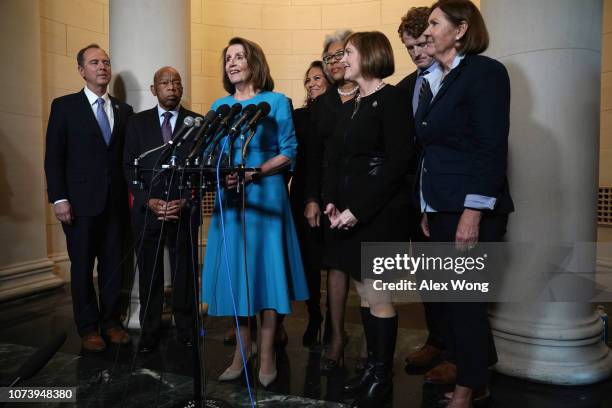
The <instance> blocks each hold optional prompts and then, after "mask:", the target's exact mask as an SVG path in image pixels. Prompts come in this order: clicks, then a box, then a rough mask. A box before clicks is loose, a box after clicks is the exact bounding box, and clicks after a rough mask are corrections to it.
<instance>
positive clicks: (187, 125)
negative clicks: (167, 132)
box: [138, 116, 195, 161]
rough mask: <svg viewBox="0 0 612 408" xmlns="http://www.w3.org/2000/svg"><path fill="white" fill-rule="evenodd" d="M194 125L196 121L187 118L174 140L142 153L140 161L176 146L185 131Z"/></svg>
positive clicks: (139, 157)
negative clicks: (154, 153) (173, 145)
mask: <svg viewBox="0 0 612 408" xmlns="http://www.w3.org/2000/svg"><path fill="white" fill-rule="evenodd" d="M194 123H195V119H193V118H192V117H191V116H187V117H186V118H185V119H184V120H183V124H182V125H181V127H180V128H179V129H178V130H177V131H176V136H174V137H173V138H172V140H170V141H169V142H168V143H164V144H163V145H161V146H157V147H155V148H153V149H150V150H147V151H146V152H144V153H142V154H141V155H140V156H138V161H140V160H142V159H144V158H145V157H147V156H148V155H150V154H151V153H153V152H156V151H158V150H160V149H164V148H168V147H169V146H170V145H172V144H174V143H175V142H176V141H177V140H178V139H179V138H180V137H181V136H182V134H183V133H184V132H185V131H188V130H189V129H190V128H191V127H192V126H193V125H194Z"/></svg>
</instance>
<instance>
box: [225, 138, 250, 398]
mask: <svg viewBox="0 0 612 408" xmlns="http://www.w3.org/2000/svg"><path fill="white" fill-rule="evenodd" d="M228 139H229V138H228V137H226V138H225V141H224V142H223V146H222V147H221V151H220V152H219V160H218V161H217V192H218V194H219V211H220V216H221V235H222V236H223V250H224V252H225V270H226V272H227V279H228V281H229V285H230V295H231V298H232V307H233V308H234V321H235V323H236V341H237V342H238V344H239V345H240V355H241V356H242V366H243V368H244V378H245V379H246V384H247V390H248V392H249V399H250V400H251V407H255V400H254V399H253V393H252V391H251V383H250V382H249V373H248V371H247V366H246V359H245V358H244V345H243V344H242V336H241V335H240V324H238V311H237V310H236V299H234V291H233V290H232V278H231V276H230V267H229V260H228V259H229V257H228V256H227V244H226V241H225V222H224V221H223V204H222V200H223V192H222V190H221V176H220V168H221V158H222V157H223V152H224V151H225V146H226V145H227V140H228ZM243 211H244V210H243Z"/></svg>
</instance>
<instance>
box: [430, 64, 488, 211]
mask: <svg viewBox="0 0 612 408" xmlns="http://www.w3.org/2000/svg"><path fill="white" fill-rule="evenodd" d="M463 58H465V55H456V56H455V59H454V60H453V62H452V64H451V66H450V68H451V69H450V71H452V70H453V69H455V68H457V66H459V64H461V61H463ZM432 68H433V66H432V67H430V68H428V69H427V70H428V71H429V73H428V74H426V75H424V77H425V78H427V81H428V82H429V86H430V87H431V93H432V95H433V97H432V99H431V100H432V101H433V100H434V99H435V98H436V95H437V94H438V92H439V91H440V89H441V88H442V84H443V82H444V78H446V76H445V75H444V72H443V70H442V67H441V66H440V65H439V64H438V65H437V66H436V67H435V68H434V69H432ZM450 71H449V72H448V73H450ZM448 73H447V75H448ZM424 165H425V158H423V160H422V161H421V172H420V179H421V180H420V184H419V186H420V191H419V196H420V199H421V211H422V212H436V210H435V209H434V208H433V207H432V206H431V205H429V204H428V203H427V202H426V201H425V198H424V197H423V169H424ZM496 202H497V198H495V197H487V196H482V195H479V194H467V195H466V196H465V201H464V203H463V206H464V207H467V208H475V209H481V210H487V209H488V210H492V209H493V208H495V203H496Z"/></svg>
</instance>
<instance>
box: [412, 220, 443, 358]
mask: <svg viewBox="0 0 612 408" xmlns="http://www.w3.org/2000/svg"><path fill="white" fill-rule="evenodd" d="M412 213H413V214H414V218H412V219H411V220H410V225H411V230H410V240H411V241H412V242H427V241H429V238H427V237H426V236H425V234H423V230H422V229H421V219H422V217H423V214H421V212H420V211H419V210H418V209H412ZM423 308H424V309H425V323H426V324H427V332H428V335H427V341H426V342H425V344H428V345H430V346H434V347H436V348H437V349H440V350H445V349H446V345H445V344H444V335H443V327H444V309H443V307H442V306H441V305H440V304H439V303H433V302H423Z"/></svg>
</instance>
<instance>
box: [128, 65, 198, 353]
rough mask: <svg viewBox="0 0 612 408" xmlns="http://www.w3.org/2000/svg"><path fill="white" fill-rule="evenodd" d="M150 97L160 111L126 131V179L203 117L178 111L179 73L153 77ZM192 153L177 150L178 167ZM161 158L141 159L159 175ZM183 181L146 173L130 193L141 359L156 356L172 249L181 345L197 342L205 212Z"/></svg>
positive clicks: (141, 117)
mask: <svg viewBox="0 0 612 408" xmlns="http://www.w3.org/2000/svg"><path fill="white" fill-rule="evenodd" d="M151 92H152V93H153V95H155V96H156V97H157V101H158V104H157V106H155V107H154V108H153V109H149V110H146V111H143V112H140V113H138V114H136V115H134V116H133V117H132V118H131V119H130V122H129V124H128V127H127V131H126V143H125V150H124V162H125V164H126V167H125V169H126V174H127V175H128V177H131V175H132V173H133V170H132V167H131V166H130V165H131V164H132V163H133V161H134V158H136V157H138V156H139V155H141V154H142V153H143V152H146V151H148V150H150V149H153V148H155V147H157V146H160V145H162V144H164V143H165V142H167V141H168V140H170V139H171V138H172V137H173V133H175V132H176V131H177V130H178V129H179V128H180V127H181V124H182V123H183V120H184V119H185V117H187V116H193V117H195V116H199V115H197V114H196V113H194V112H191V111H188V110H187V109H185V108H183V107H182V106H181V105H180V102H181V97H182V96H183V85H182V82H181V76H180V75H179V73H178V72H177V71H176V69H174V68H172V67H163V68H160V69H159V70H158V71H157V72H156V73H155V75H154V78H153V85H151ZM190 147H191V146H190V144H189V143H185V144H183V145H182V146H181V147H180V148H179V149H178V152H177V153H178V158H179V162H182V160H183V159H184V158H185V157H186V155H187V154H188V152H187V149H188V148H190ZM161 152H162V150H160V151H157V152H155V153H153V154H150V155H148V156H146V157H145V158H143V160H142V161H141V163H140V165H141V166H142V168H143V169H152V168H157V169H159V168H160V166H161V165H162V164H164V163H160V162H159V158H160V154H161ZM179 177H180V174H179V173H178V172H175V173H174V174H173V173H172V171H171V170H169V171H166V172H164V173H161V174H159V175H158V176H156V177H152V173H151V172H149V171H144V172H143V179H144V181H145V188H144V189H132V193H133V194H134V205H133V208H132V227H133V228H134V237H135V238H136V257H137V261H138V270H139V285H140V304H141V305H140V325H141V329H142V335H141V338H140V343H139V351H140V352H141V353H146V352H150V351H153V350H154V349H155V348H156V346H157V343H158V340H159V329H160V326H161V315H162V309H163V294H164V273H163V265H164V262H163V253H164V246H168V249H169V252H170V263H171V272H172V273H171V275H172V287H173V289H172V311H173V314H174V321H175V323H176V328H177V332H178V340H179V341H180V342H181V343H183V344H184V345H186V346H188V347H190V346H191V345H192V342H193V335H192V320H193V310H192V308H193V302H194V285H193V282H194V268H195V265H197V256H196V254H197V240H196V239H197V236H198V227H199V225H200V217H201V209H200V205H199V201H198V200H197V199H196V200H191V198H192V197H191V193H192V192H189V191H185V190H178V189H177V188H176V187H177V185H178V179H179ZM195 196H196V195H195V194H194V197H195ZM194 261H195V262H194ZM194 263H195V265H194Z"/></svg>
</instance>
